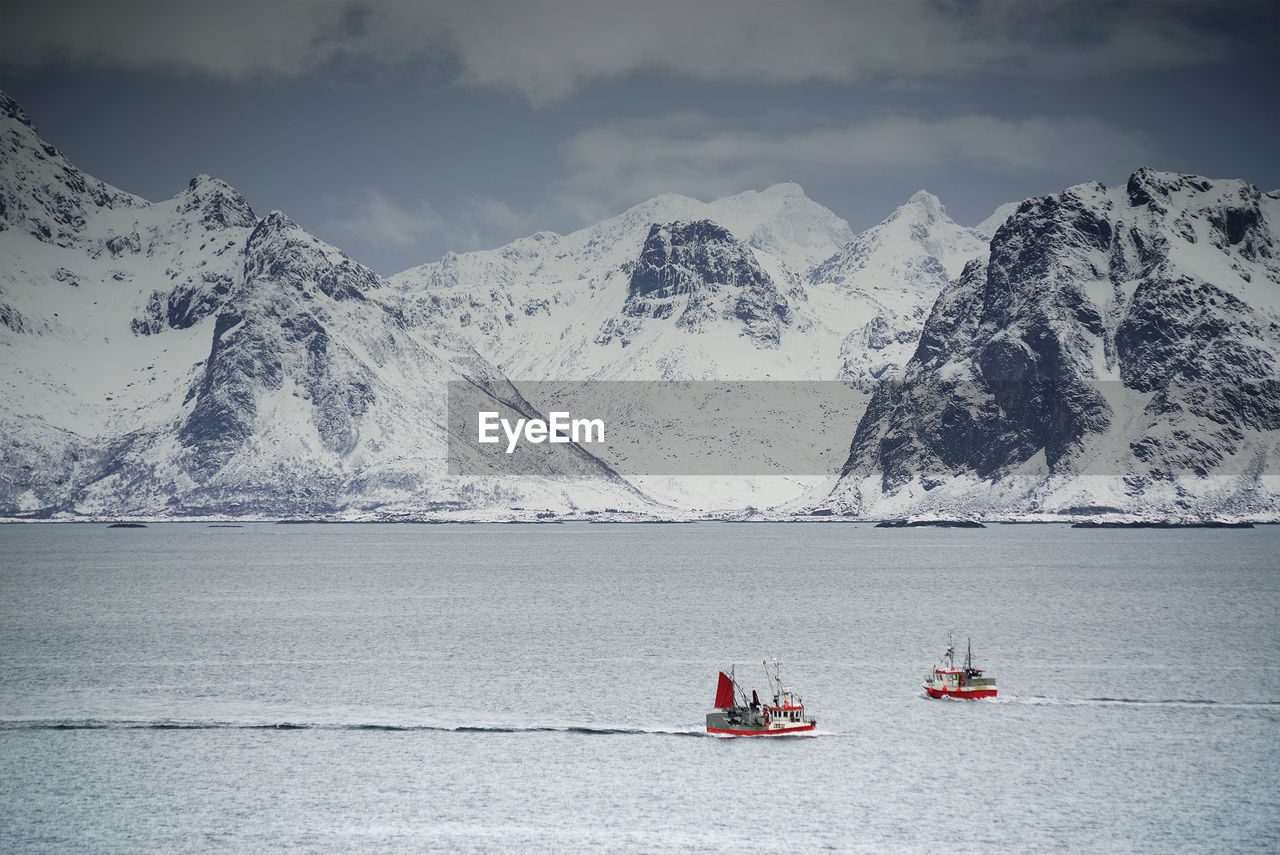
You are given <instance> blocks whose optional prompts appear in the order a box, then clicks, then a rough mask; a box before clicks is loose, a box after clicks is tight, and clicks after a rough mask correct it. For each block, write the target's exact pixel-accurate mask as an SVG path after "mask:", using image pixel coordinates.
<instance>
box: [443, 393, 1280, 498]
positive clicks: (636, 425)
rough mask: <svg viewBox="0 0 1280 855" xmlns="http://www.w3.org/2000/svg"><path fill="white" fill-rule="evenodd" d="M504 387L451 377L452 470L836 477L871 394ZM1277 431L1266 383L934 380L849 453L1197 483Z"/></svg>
mask: <svg viewBox="0 0 1280 855" xmlns="http://www.w3.org/2000/svg"><path fill="white" fill-rule="evenodd" d="M518 387H519V393H520V394H519V395H517V396H514V397H513V396H511V395H509V394H508V395H506V396H505V397H504V396H495V395H494V394H492V390H488V389H484V388H481V387H477V386H473V385H471V384H467V383H450V384H449V390H448V391H449V407H448V412H449V426H448V427H449V445H448V448H449V460H448V463H449V472H450V474H454V475H521V476H535V477H564V478H583V477H601V476H604V477H609V476H610V475H611V474H614V473H616V474H617V475H622V476H632V475H653V476H686V475H709V476H764V475H785V476H830V475H838V474H839V473H840V472H841V469H842V467H843V466H844V464H845V462H846V461H847V460H848V459H849V454H850V445H851V442H852V441H853V440H854V435H855V432H856V431H857V429H858V426H859V421H860V420H861V419H862V417H863V414H864V412H866V410H867V406H868V402H869V400H870V396H868V395H867V394H866V393H863V392H859V391H857V390H855V389H850V388H848V387H847V386H845V385H844V384H842V383H837V382H821V383H819V382H786V381H751V382H720V381H703V382H680V383H678V382H640V381H617V382H529V383H520V384H518ZM1277 430H1280V383H1277V381H1274V380H1261V381H1243V382H1237V383H1232V384H1217V383H1204V382H1196V383H1188V382H1175V383H1173V384H1171V385H1169V386H1167V387H1163V388H1159V389H1152V390H1149V391H1141V390H1135V389H1131V388H1128V387H1126V386H1125V385H1124V384H1122V383H1121V382H1119V381H1081V380H1076V379H1073V380H1071V381H1069V382H1068V381H1061V382H1058V383H1054V384H1047V383H1042V382H1035V383H1019V382H1005V381H1001V382H997V383H994V384H993V383H987V382H983V381H965V382H949V381H945V380H940V379H937V378H935V379H932V380H929V381H926V382H920V383H916V384H912V385H893V386H884V387H882V388H881V389H880V392H879V396H878V397H877V398H876V403H875V410H874V411H873V412H872V413H871V414H870V415H869V416H868V424H867V425H865V426H864V432H863V434H862V436H860V437H859V443H858V448H857V453H858V456H859V460H861V459H862V458H864V457H865V458H867V459H868V460H871V461H872V463H873V466H874V467H879V466H888V467H889V468H893V467H895V466H896V467H897V468H899V469H900V468H902V467H903V466H906V467H917V466H923V467H926V468H929V467H935V468H936V467H937V466H939V465H940V466H942V467H943V468H944V469H947V470H956V471H959V470H966V471H975V472H978V473H979V474H981V475H983V476H984V477H985V476H986V475H988V474H993V473H995V472H998V471H1005V470H1008V469H1009V468H1011V467H1015V466H1019V465H1021V464H1023V463H1024V462H1026V461H1028V460H1030V459H1031V458H1033V457H1034V456H1035V455H1036V454H1037V452H1038V451H1039V450H1043V451H1044V452H1045V455H1046V460H1047V462H1048V464H1049V466H1050V468H1051V469H1052V470H1053V471H1061V472H1077V473H1088V474H1126V473H1133V472H1147V471H1149V472H1150V473H1153V474H1166V475H1168V474H1174V475H1176V474H1193V475H1198V476H1205V475H1208V474H1221V473H1223V472H1227V471H1234V470H1236V469H1240V467H1245V468H1249V467H1253V468H1257V467H1258V466H1262V467H1263V468H1266V469H1267V470H1268V471H1269V470H1270V467H1269V466H1268V465H1267V464H1266V462H1265V461H1264V462H1255V458H1256V457H1257V455H1259V454H1261V455H1263V456H1264V457H1269V456H1268V455H1267V451H1268V449H1269V448H1271V447H1272V446H1274V445H1275V440H1276V437H1275V435H1274V434H1273V433H1272V432H1273V431H1277ZM1251 437H1253V438H1251ZM882 443H887V444H888V446H887V447H888V451H885V449H882V448H880V446H881V444H882ZM1264 446H1265V447H1264ZM881 452H884V453H885V455H887V456H882V453H881ZM1259 459H1261V458H1259ZM1241 471H1243V470H1241Z"/></svg>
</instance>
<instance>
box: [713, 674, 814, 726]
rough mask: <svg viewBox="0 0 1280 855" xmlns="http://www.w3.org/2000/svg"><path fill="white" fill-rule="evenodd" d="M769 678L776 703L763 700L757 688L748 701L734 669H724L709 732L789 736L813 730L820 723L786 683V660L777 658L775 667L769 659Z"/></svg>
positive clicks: (767, 676)
mask: <svg viewBox="0 0 1280 855" xmlns="http://www.w3.org/2000/svg"><path fill="white" fill-rule="evenodd" d="M763 664H764V673H765V678H766V679H767V680H768V681H769V682H770V683H771V684H772V686H773V702H772V703H763V704H762V703H761V702H760V696H759V695H758V694H756V691H755V689H752V690H751V699H750V700H747V693H746V690H745V689H743V688H742V686H740V685H738V681H737V679H736V678H735V677H734V669H733V668H732V667H730V668H729V673H728V674H726V673H725V672H723V671H721V672H720V683H719V685H718V686H717V687H716V708H715V710H714V711H712V712H709V713H707V733H714V734H716V735H717V736H789V735H791V734H794V733H804V732H806V731H810V730H813V729H814V728H815V727H817V726H818V722H817V721H816V720H815V719H813V718H806V717H805V712H804V702H803V701H802V700H801V699H800V696H799V695H797V694H796V693H795V692H794V691H792V690H791V687H790V686H784V685H782V663H781V662H779V661H778V660H777V659H775V660H773V670H772V671H770V669H769V663H768V662H765V663H763Z"/></svg>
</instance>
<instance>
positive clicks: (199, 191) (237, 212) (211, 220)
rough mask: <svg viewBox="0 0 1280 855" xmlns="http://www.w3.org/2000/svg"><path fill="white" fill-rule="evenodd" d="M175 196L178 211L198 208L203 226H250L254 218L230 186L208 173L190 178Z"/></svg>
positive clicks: (183, 211) (195, 210) (250, 210)
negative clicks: (185, 187) (183, 188)
mask: <svg viewBox="0 0 1280 855" xmlns="http://www.w3.org/2000/svg"><path fill="white" fill-rule="evenodd" d="M177 199H178V213H181V214H189V213H192V212H199V214H200V220H201V222H202V223H203V224H204V225H205V226H206V227H210V228H227V227H239V228H251V227H253V226H254V225H256V224H257V222H258V218H257V217H256V216H254V213H253V209H252V208H250V207H249V203H248V202H247V201H246V200H245V198H244V197H243V196H241V195H240V194H239V192H237V191H236V189H235V188H234V187H232V186H231V185H230V184H228V183H227V182H225V181H222V180H221V179H218V178H211V177H210V176H208V175H204V174H201V175H197V176H196V177H195V178H192V179H191V181H190V183H188V184H187V189H186V190H183V191H182V192H181V193H180V194H178V197H177Z"/></svg>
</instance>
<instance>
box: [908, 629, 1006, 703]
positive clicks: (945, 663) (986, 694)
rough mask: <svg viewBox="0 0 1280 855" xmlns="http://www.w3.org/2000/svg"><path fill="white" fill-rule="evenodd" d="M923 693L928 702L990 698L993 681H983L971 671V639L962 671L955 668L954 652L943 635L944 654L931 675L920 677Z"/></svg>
mask: <svg viewBox="0 0 1280 855" xmlns="http://www.w3.org/2000/svg"><path fill="white" fill-rule="evenodd" d="M924 690H925V693H926V694H928V696H929V697H931V698H962V699H977V698H994V697H995V696H996V678H995V677H987V676H985V675H984V674H983V673H982V669H980V668H974V667H973V639H972V638H971V639H969V652H968V653H967V654H965V657H964V667H963V668H960V667H957V666H956V649H955V646H954V645H952V643H951V633H947V652H946V653H944V654H942V661H941V662H939V663H938V664H937V665H934V666H933V671H932V672H931V673H929V674H925V675H924Z"/></svg>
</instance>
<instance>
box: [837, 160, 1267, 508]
mask: <svg viewBox="0 0 1280 855" xmlns="http://www.w3.org/2000/svg"><path fill="white" fill-rule="evenodd" d="M1278 225H1280V197H1278V196H1276V195H1275V194H1262V193H1260V192H1259V191H1258V190H1257V188H1255V187H1253V186H1252V185H1249V184H1247V183H1245V182H1243V181H1217V180H1215V181H1210V180H1208V179H1204V178H1201V177H1199V176H1193V175H1182V174H1175V173H1161V172H1156V171H1154V170H1150V169H1141V170H1139V171H1138V172H1135V173H1134V174H1133V176H1131V178H1130V179H1129V181H1128V183H1127V185H1126V186H1124V187H1116V188H1111V189H1108V188H1105V187H1103V186H1102V185H1100V184H1096V183H1093V184H1085V185H1079V186H1077V187H1072V188H1069V189H1068V190H1065V191H1063V192H1062V193H1058V194H1052V195H1049V196H1045V197H1042V198H1040V199H1032V200H1028V201H1027V202H1024V203H1022V205H1020V206H1019V207H1018V209H1017V211H1016V212H1015V213H1014V214H1013V215H1012V216H1011V217H1010V218H1009V219H1008V220H1007V221H1006V222H1005V223H1004V224H1003V225H1001V226H1000V228H999V229H998V230H997V232H996V234H995V236H994V238H993V240H992V243H991V253H990V257H989V259H988V260H987V261H985V262H984V261H982V260H975V261H972V262H970V263H969V265H968V266H967V267H966V268H965V270H964V272H963V274H962V275H961V276H960V277H959V278H958V279H957V280H955V281H954V282H953V283H952V284H951V285H950V286H948V288H947V289H946V290H944V292H943V293H942V295H941V296H940V297H939V299H938V301H937V303H936V304H935V305H934V307H933V310H932V312H931V314H930V316H929V320H928V321H927V323H926V324H925V328H924V333H923V335H922V337H921V340H920V344H919V347H918V348H917V350H916V352H915V354H914V355H913V356H912V359H911V361H910V363H909V364H908V366H907V368H906V371H905V373H904V377H903V381H902V382H901V383H895V384H886V385H885V386H883V387H882V388H880V389H879V390H877V392H876V394H875V395H874V397H873V399H872V401H871V403H870V405H869V407H868V409H867V412H866V413H865V415H864V416H863V418H862V420H861V422H860V424H859V425H858V428H857V431H856V435H855V437H854V440H853V443H852V447H851V451H850V455H849V459H848V461H847V463H846V465H845V468H844V473H843V476H842V479H841V481H840V483H839V484H838V485H837V487H836V490H835V491H834V492H833V494H832V497H831V498H832V501H833V503H834V504H836V505H837V506H839V507H840V508H841V509H842V510H844V511H846V512H850V513H854V514H859V515H873V516H875V515H896V514H903V513H912V512H947V513H956V512H961V513H963V512H974V513H992V512H1002V513H1011V514H1017V513H1028V512H1030V513H1059V512H1072V511H1073V510H1074V511H1080V512H1089V511H1097V510H1115V511H1124V512H1154V513H1161V514H1166V515H1176V514H1179V513H1183V514H1195V513H1203V512H1220V513H1240V514H1254V513H1259V512H1268V511H1269V512H1274V509H1275V507H1276V495H1277V484H1276V479H1275V463H1274V462H1273V461H1275V459H1276V454H1277V452H1278V451H1280V434H1278V433H1277V431H1280V403H1278V402H1280V394H1277V393H1278V392H1280V386H1277V379H1276V366H1277V360H1278V359H1280V240H1278V238H1277V226H1278Z"/></svg>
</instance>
